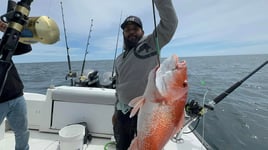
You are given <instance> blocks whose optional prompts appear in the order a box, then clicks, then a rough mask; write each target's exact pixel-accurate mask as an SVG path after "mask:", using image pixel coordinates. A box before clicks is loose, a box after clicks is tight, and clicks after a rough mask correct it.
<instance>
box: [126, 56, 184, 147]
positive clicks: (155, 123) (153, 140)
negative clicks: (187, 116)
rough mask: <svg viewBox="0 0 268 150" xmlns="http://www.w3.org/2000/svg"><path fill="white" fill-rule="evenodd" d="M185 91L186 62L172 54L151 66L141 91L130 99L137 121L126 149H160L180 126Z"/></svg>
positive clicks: (132, 114) (182, 120) (182, 118)
mask: <svg viewBox="0 0 268 150" xmlns="http://www.w3.org/2000/svg"><path fill="white" fill-rule="evenodd" d="M187 92H188V85H187V67H186V62H185V61H182V62H179V58H178V57H177V56H176V55H175V54H174V55H172V56H171V57H169V58H167V59H166V60H164V61H163V62H162V63H161V64H160V67H159V66H158V67H156V68H154V69H152V71H151V72H150V73H149V76H148V83H147V86H146V89H145V92H144V94H143V95H142V96H140V97H137V98H134V99H133V100H131V101H130V103H129V105H130V106H131V107H133V109H132V111H131V114H130V117H133V116H134V115H135V114H136V113H138V124H137V136H136V137H135V138H134V139H133V140H132V142H131V145H130V147H129V148H128V150H162V149H163V147H164V146H165V145H166V143H167V142H168V140H169V139H170V138H171V137H173V135H174V134H176V133H178V132H179V131H180V130H181V129H182V127H183V124H184V106H185V103H186V99H187Z"/></svg>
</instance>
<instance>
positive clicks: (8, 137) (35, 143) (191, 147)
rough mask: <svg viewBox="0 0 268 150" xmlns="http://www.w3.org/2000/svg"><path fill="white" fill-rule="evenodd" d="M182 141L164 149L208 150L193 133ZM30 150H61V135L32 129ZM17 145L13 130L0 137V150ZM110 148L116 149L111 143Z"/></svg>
mask: <svg viewBox="0 0 268 150" xmlns="http://www.w3.org/2000/svg"><path fill="white" fill-rule="evenodd" d="M182 138H183V142H182V143H174V142H172V141H169V142H168V143H167V145H166V146H165V148H164V150H206V148H205V147H204V146H202V144H201V143H200V141H198V140H197V138H196V137H195V135H194V134H193V133H190V134H184V135H183V136H182ZM110 142H111V139H108V138H96V137H94V138H92V140H91V141H90V142H89V143H88V144H85V145H84V148H83V150H103V149H104V146H105V145H106V144H107V143H110ZM29 145H30V150H60V148H59V135H58V134H56V133H44V132H39V131H37V130H30V140H29ZM14 147H15V138H14V133H13V132H12V131H10V130H9V131H7V132H5V134H4V137H3V139H0V150H13V149H14ZM108 150H115V148H114V146H113V145H110V146H109V148H108Z"/></svg>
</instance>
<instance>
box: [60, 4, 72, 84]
mask: <svg viewBox="0 0 268 150" xmlns="http://www.w3.org/2000/svg"><path fill="white" fill-rule="evenodd" d="M60 5H61V15H62V23H63V30H64V38H65V45H66V51H67V61H68V69H69V73H68V74H67V75H66V76H65V79H66V80H67V79H68V77H71V86H73V85H74V82H73V78H75V77H76V73H73V72H72V67H71V60H70V55H69V46H68V42H67V35H66V28H65V21H64V14H63V6H62V2H60Z"/></svg>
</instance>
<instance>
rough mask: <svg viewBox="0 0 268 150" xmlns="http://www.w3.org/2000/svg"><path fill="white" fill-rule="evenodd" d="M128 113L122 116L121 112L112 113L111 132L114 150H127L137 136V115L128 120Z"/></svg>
mask: <svg viewBox="0 0 268 150" xmlns="http://www.w3.org/2000/svg"><path fill="white" fill-rule="evenodd" d="M130 112H131V111H129V112H128V113H127V114H123V113H122V111H121V110H115V112H114V126H113V130H114V137H115V140H116V150H127V149H128V147H129V146H130V143H131V141H132V139H133V138H134V137H135V136H136V134H137V115H135V116H133V117H132V118H129V115H130Z"/></svg>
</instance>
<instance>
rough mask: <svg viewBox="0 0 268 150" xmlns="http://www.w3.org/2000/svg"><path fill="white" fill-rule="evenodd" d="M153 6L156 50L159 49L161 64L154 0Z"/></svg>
mask: <svg viewBox="0 0 268 150" xmlns="http://www.w3.org/2000/svg"><path fill="white" fill-rule="evenodd" d="M152 7H153V18H154V31H155V32H154V33H155V34H154V35H155V43H156V44H155V45H156V50H157V55H158V59H157V61H158V65H160V47H159V40H158V33H157V30H156V15H155V4H154V0H152Z"/></svg>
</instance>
